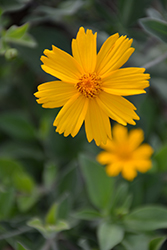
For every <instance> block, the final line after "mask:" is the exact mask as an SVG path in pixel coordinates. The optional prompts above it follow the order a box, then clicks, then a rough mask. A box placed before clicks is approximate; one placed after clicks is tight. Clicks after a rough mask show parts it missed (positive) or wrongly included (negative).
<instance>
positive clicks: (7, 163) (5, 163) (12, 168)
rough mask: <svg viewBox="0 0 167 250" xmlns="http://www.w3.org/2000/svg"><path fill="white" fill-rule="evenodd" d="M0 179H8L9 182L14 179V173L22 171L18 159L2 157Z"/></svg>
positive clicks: (0, 160) (0, 159)
mask: <svg viewBox="0 0 167 250" xmlns="http://www.w3.org/2000/svg"><path fill="white" fill-rule="evenodd" d="M0 167H1V171H0V179H1V181H2V182H3V181H4V180H5V179H8V181H9V182H12V181H13V176H14V173H17V172H18V173H20V172H22V169H23V168H22V165H21V164H20V163H19V162H17V161H16V160H12V159H6V158H0Z"/></svg>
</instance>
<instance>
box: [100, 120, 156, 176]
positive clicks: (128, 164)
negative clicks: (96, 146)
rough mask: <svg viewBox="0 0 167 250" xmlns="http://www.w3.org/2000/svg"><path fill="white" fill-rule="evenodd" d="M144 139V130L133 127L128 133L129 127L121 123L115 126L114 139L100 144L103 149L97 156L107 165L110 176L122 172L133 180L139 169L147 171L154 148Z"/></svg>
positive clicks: (143, 171)
mask: <svg viewBox="0 0 167 250" xmlns="http://www.w3.org/2000/svg"><path fill="white" fill-rule="evenodd" d="M143 140H144V133H143V130H142V129H140V128H138V129H133V130H131V131H130V132H129V134H128V129H127V128H126V127H123V126H121V125H118V124H117V125H115V126H114V127H113V139H112V140H109V139H108V141H107V143H106V144H105V145H100V147H101V148H102V149H104V150H105V151H102V152H101V153H100V154H99V155H98V156H97V161H98V162H100V163H101V164H104V165H107V166H106V172H107V174H108V175H109V176H116V175H118V174H119V173H120V172H121V173H122V176H123V177H124V178H125V179H127V180H130V181H131V180H133V179H134V178H135V177H136V175H137V171H139V172H142V173H145V172H147V171H148V170H149V169H150V168H151V166H152V163H151V160H150V157H151V155H152V154H153V149H152V147H151V146H150V145H148V144H146V143H143V144H142V145H141V143H142V142H143Z"/></svg>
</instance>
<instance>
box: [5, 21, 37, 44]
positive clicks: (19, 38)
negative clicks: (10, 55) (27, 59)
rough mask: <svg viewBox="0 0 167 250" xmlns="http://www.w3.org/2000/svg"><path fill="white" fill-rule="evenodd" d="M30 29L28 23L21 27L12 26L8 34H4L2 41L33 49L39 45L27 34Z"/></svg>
mask: <svg viewBox="0 0 167 250" xmlns="http://www.w3.org/2000/svg"><path fill="white" fill-rule="evenodd" d="M28 28H29V24H28V23H26V24H24V25H22V26H20V27H18V26H16V25H12V26H11V27H10V28H9V29H8V30H7V31H6V32H4V34H3V36H2V39H3V41H5V42H8V43H16V44H20V45H23V46H28V47H31V48H33V47H35V46H36V45H37V43H36V41H35V40H34V38H33V37H32V36H31V35H30V34H28V33H27V30H28Z"/></svg>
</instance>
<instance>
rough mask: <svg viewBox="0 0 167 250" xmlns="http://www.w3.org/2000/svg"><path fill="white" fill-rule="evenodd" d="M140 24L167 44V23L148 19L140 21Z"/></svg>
mask: <svg viewBox="0 0 167 250" xmlns="http://www.w3.org/2000/svg"><path fill="white" fill-rule="evenodd" d="M140 24H141V26H142V27H143V29H144V30H145V31H147V32H148V33H150V34H151V35H153V36H156V37H157V38H159V39H161V40H162V41H164V42H167V22H165V21H162V20H158V19H153V18H149V17H148V18H142V19H140Z"/></svg>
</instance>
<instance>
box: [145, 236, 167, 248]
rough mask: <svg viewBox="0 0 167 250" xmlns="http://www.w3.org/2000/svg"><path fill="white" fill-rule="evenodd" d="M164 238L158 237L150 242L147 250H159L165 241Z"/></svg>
mask: <svg viewBox="0 0 167 250" xmlns="http://www.w3.org/2000/svg"><path fill="white" fill-rule="evenodd" d="M166 239H167V238H166V236H160V237H157V238H155V239H153V240H151V241H150V245H149V250H160V248H161V246H162V245H163V243H164V242H165V240H166Z"/></svg>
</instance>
